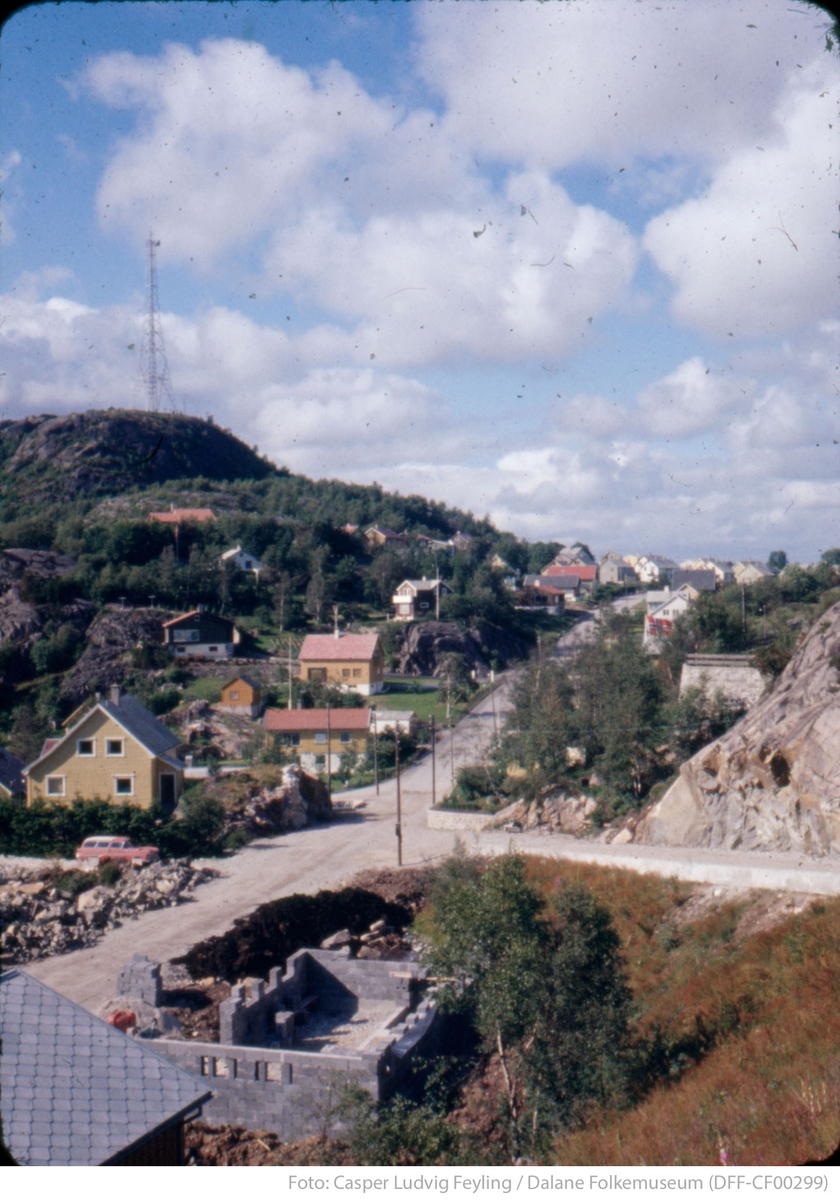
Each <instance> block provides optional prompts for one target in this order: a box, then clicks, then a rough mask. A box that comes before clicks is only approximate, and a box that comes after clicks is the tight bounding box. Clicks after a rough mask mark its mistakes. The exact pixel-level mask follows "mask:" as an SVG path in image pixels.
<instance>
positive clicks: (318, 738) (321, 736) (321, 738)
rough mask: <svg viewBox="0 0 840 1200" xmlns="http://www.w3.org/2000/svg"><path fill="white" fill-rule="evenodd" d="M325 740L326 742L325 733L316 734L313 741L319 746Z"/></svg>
mask: <svg viewBox="0 0 840 1200" xmlns="http://www.w3.org/2000/svg"><path fill="white" fill-rule="evenodd" d="M326 740H327V735H326V734H325V733H316V734H315V741H316V742H317V743H318V745H321V744H322V743H323V742H325V741H326Z"/></svg>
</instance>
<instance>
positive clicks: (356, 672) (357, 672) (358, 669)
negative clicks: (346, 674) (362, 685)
mask: <svg viewBox="0 0 840 1200" xmlns="http://www.w3.org/2000/svg"><path fill="white" fill-rule="evenodd" d="M361 677H362V668H361V667H354V668H353V678H354V679H361Z"/></svg>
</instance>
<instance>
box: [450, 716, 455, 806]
mask: <svg viewBox="0 0 840 1200" xmlns="http://www.w3.org/2000/svg"><path fill="white" fill-rule="evenodd" d="M449 769H450V773H451V775H452V788H453V791H454V789H455V731H454V730H453V728H452V722H451V721H450V722H449Z"/></svg>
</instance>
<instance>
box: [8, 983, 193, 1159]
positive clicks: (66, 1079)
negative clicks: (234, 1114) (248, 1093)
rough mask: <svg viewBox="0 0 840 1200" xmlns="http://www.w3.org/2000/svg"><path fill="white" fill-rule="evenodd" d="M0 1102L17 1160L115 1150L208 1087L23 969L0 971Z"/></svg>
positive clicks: (138, 1139) (183, 1109) (167, 1120)
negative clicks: (1, 1053) (0, 1050)
mask: <svg viewBox="0 0 840 1200" xmlns="http://www.w3.org/2000/svg"><path fill="white" fill-rule="evenodd" d="M0 999H2V1004H0V1036H2V1039H3V1056H2V1059H0V1087H2V1092H0V1111H2V1115H3V1132H4V1134H5V1140H6V1146H7V1147H8V1149H9V1152H10V1153H11V1154H12V1156H13V1157H14V1158H15V1159H16V1160H17V1162H19V1163H20V1164H21V1166H96V1165H97V1164H100V1163H106V1162H108V1161H109V1160H111V1159H114V1158H118V1157H120V1156H121V1155H122V1154H123V1153H124V1152H125V1151H127V1150H129V1149H131V1148H133V1147H134V1146H135V1145H137V1144H139V1143H142V1142H144V1141H146V1140H147V1139H148V1138H149V1137H151V1136H152V1135H153V1134H154V1133H156V1132H157V1131H158V1130H160V1129H161V1128H164V1127H165V1126H167V1125H170V1124H172V1123H173V1121H175V1120H178V1119H179V1118H182V1117H184V1116H186V1115H187V1114H188V1113H190V1112H191V1110H194V1109H196V1108H197V1106H198V1105H199V1104H201V1103H202V1102H203V1101H205V1100H206V1099H208V1098H209V1096H210V1095H211V1094H212V1093H211V1092H210V1091H208V1089H207V1088H206V1087H205V1086H204V1084H203V1083H202V1081H201V1080H200V1079H196V1078H194V1077H193V1076H192V1075H188V1074H187V1072H186V1071H182V1070H181V1069H180V1067H176V1066H173V1064H172V1063H171V1062H168V1061H167V1060H166V1059H165V1058H162V1057H161V1056H160V1055H159V1054H156V1053H155V1052H154V1051H153V1050H152V1049H150V1047H149V1045H148V1043H146V1042H142V1041H140V1040H139V1039H136V1038H133V1037H128V1036H127V1035H126V1034H124V1033H121V1032H120V1031H119V1030H118V1029H114V1028H112V1026H110V1025H108V1024H106V1023H105V1021H100V1020H99V1018H98V1017H94V1016H92V1015H91V1013H89V1012H87V1011H86V1010H85V1009H83V1008H80V1007H79V1005H78V1004H74V1003H73V1002H72V1001H71V1000H68V999H67V998H66V997H65V996H60V995H59V994H58V992H54V991H53V990H52V988H48V987H47V986H46V985H45V984H43V983H40V982H39V981H38V980H37V979H33V978H32V976H31V975H27V974H26V972H24V971H19V970H13V971H6V972H4V973H3V974H2V975H0Z"/></svg>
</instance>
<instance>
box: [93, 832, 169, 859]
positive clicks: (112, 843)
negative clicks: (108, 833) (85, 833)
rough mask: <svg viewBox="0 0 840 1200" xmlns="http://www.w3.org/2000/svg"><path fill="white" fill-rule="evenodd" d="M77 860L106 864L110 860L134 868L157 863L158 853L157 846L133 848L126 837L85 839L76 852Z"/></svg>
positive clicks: (130, 841)
mask: <svg viewBox="0 0 840 1200" xmlns="http://www.w3.org/2000/svg"><path fill="white" fill-rule="evenodd" d="M76 858H77V859H86V860H87V861H88V862H91V863H93V862H98V863H100V864H101V863H106V862H110V861H111V860H117V861H120V862H130V863H131V864H132V865H133V866H135V867H142V866H145V864H146V863H152V862H157V861H158V859H159V858H160V852H159V851H158V848H157V846H135V845H134V842H132V840H131V838H127V837H105V836H104V835H103V836H102V837H89V838H85V840H84V841H83V842H82V844H81V846H80V847H79V849H78V850H77V851H76Z"/></svg>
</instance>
